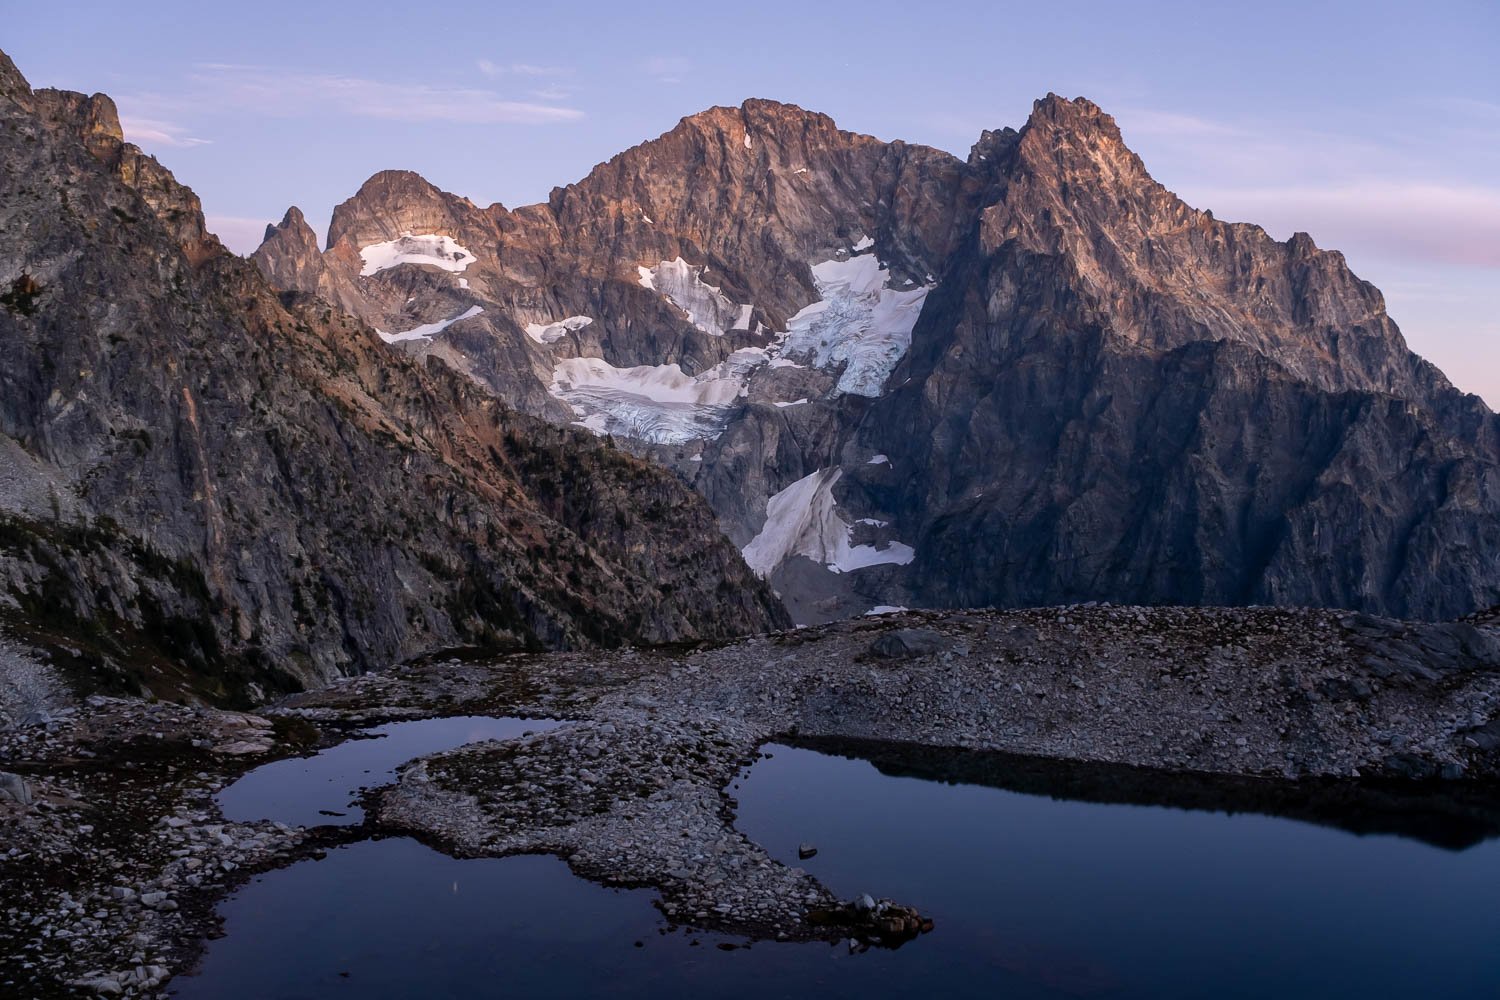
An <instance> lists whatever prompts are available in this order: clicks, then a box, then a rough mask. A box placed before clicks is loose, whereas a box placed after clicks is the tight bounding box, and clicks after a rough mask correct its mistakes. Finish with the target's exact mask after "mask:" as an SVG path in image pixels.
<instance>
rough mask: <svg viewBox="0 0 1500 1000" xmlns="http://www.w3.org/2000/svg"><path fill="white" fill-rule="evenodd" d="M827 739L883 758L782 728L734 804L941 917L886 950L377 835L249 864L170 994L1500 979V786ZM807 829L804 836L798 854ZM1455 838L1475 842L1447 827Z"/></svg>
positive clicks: (1200, 987)
mask: <svg viewBox="0 0 1500 1000" xmlns="http://www.w3.org/2000/svg"><path fill="white" fill-rule="evenodd" d="M825 748H826V749H834V747H833V746H831V745H825ZM837 749H838V750H839V752H842V753H851V752H854V753H858V754H860V755H863V756H865V757H868V758H871V759H873V760H874V761H876V762H877V763H876V764H872V763H870V762H869V760H865V759H854V758H847V757H841V756H833V755H830V754H825V753H819V752H815V751H814V750H812V749H808V748H806V747H795V748H794V747H784V746H772V747H768V748H767V750H768V752H769V754H770V756H769V758H768V759H764V760H760V761H758V762H757V763H756V764H755V765H754V766H753V767H752V768H751V769H750V771H749V773H748V774H747V775H746V776H745V777H743V778H742V779H741V780H740V781H738V782H737V783H736V785H737V787H735V788H733V789H732V790H731V794H733V795H734V796H735V797H736V798H737V799H738V801H739V826H740V828H741V829H742V830H744V831H745V832H746V833H747V834H748V835H750V836H751V837H753V838H755V839H756V840H758V841H759V842H760V843H762V844H763V845H765V846H766V847H767V849H768V850H769V851H771V853H772V854H773V855H774V856H775V857H777V858H778V859H780V860H782V861H784V862H786V863H787V864H794V865H801V866H802V867H804V868H806V869H808V870H809V871H811V872H813V873H814V874H815V875H817V876H818V877H819V878H821V879H822V880H824V881H825V882H826V883H827V884H828V885H829V886H830V887H832V888H833V889H834V890H835V891H836V892H838V893H839V894H840V895H843V896H846V897H847V896H853V895H856V894H858V893H861V892H870V893H872V894H874V895H883V896H889V897H892V898H895V899H898V900H900V901H902V902H906V903H911V904H914V905H916V906H918V907H920V908H921V909H922V910H923V911H924V912H926V913H930V914H931V915H933V916H934V917H935V918H936V920H937V929H936V931H935V932H934V933H932V934H930V935H927V936H924V937H922V938H921V939H919V940H918V941H917V942H915V943H913V944H912V945H910V946H908V947H906V948H902V949H900V950H899V951H894V952H890V951H871V952H867V953H864V954H858V955H851V954H849V951H848V949H847V948H845V947H842V946H840V947H833V948H830V947H829V946H827V945H823V944H775V943H770V942H760V943H756V944H754V946H753V947H751V948H749V949H739V950H735V951H721V950H719V949H717V948H715V947H713V945H715V944H717V943H721V939H719V938H716V937H713V936H710V935H702V934H692V933H691V932H683V931H670V930H669V929H668V928H666V927H665V926H664V925H663V924H662V922H661V919H660V916H659V914H658V913H657V912H656V911H655V910H654V909H653V908H652V907H651V905H650V903H651V899H652V896H651V894H650V893H647V892H643V891H632V892H620V891H615V890H608V889H604V888H600V887H598V886H594V885H591V884H588V883H585V882H582V881H580V880H578V879H576V878H574V877H573V876H572V875H571V874H570V873H569V872H568V870H567V868H566V865H564V864H563V863H562V862H561V861H559V860H557V859H555V858H545V857H521V858H508V859H483V860H466V861H458V860H455V859H452V858H448V857H445V856H443V855H441V854H439V853H437V852H435V851H432V850H430V849H428V848H426V847H423V846H421V845H419V844H417V843H415V842H413V841H410V840H405V839H389V840H379V841H367V842H364V843H360V844H355V845H352V846H350V847H346V848H340V849H337V850H334V851H331V852H330V853H329V855H328V857H327V858H326V859H325V860H322V861H316V862H304V863H301V864H298V865H295V866H293V867H291V868H288V869H285V870H282V871H278V872H272V873H270V874H267V875H265V876H263V877H262V878H261V879H260V880H259V881H257V882H256V883H254V884H252V885H250V886H248V887H247V888H246V889H244V890H243V891H242V892H240V893H239V894H238V895H237V896H236V897H235V898H233V899H231V900H230V901H228V902H227V903H225V904H224V905H223V907H222V908H221V909H222V912H223V913H224V916H225V921H226V923H225V929H226V932H227V936H226V937H225V938H223V939H221V940H219V941H216V942H213V943H212V944H211V946H210V947H209V950H208V953H207V956H206V958H205V961H204V965H203V970H202V974H201V975H200V976H197V977H192V978H183V979H179V980H178V981H177V984H176V987H177V990H178V991H179V995H180V996H183V997H205V998H206V997H214V998H228V1000H234V998H250V997H255V998H288V1000H290V998H301V997H325V996H329V997H336V996H349V997H361V998H363V997H374V998H382V997H391V998H394V997H409V996H422V997H424V998H425V1000H437V998H443V997H475V996H491V995H499V994H502V993H503V994H506V995H523V996H530V995H549V996H591V995H609V996H612V997H640V998H647V997H650V998H661V997H673V996H684V995H689V994H703V995H713V996H716V997H747V998H748V997H802V996H809V995H815V996H820V997H850V998H855V997H858V998H862V1000H865V998H870V997H883V996H899V995H919V996H944V997H993V996H997V995H1003V996H1007V997H1059V996H1064V997H1066V996H1099V997H1129V998H1137V997H1139V998H1145V997H1199V996H1215V997H1265V996H1278V997H1300V996H1308V997H1313V996H1317V997H1325V996H1347V995H1364V996H1416V995H1424V996H1444V997H1481V996H1483V997H1490V996H1493V995H1494V984H1495V983H1496V982H1500V951H1497V949H1495V948H1494V947H1493V944H1494V942H1495V941H1496V940H1500V918H1497V916H1496V915H1495V907H1494V906H1493V905H1492V898H1491V897H1492V896H1493V887H1494V886H1495V885H1497V884H1500V841H1494V840H1490V841H1484V840H1483V838H1485V837H1489V836H1492V835H1493V832H1494V819H1493V817H1494V816H1495V815H1496V814H1497V811H1496V809H1495V806H1494V802H1495V799H1494V797H1493V796H1491V797H1490V798H1488V799H1486V797H1485V796H1484V795H1483V794H1480V793H1475V792H1470V793H1466V794H1465V795H1464V796H1462V797H1458V798H1455V797H1453V796H1451V795H1450V796H1436V797H1433V796H1425V795H1420V794H1415V793H1413V792H1410V791H1401V790H1399V789H1394V788H1392V789H1380V788H1371V787H1361V788H1358V789H1356V788H1355V787H1353V786H1350V785H1347V784H1343V785H1327V786H1310V785H1308V786H1301V785H1299V786H1295V787H1287V786H1285V785H1284V784H1282V783H1269V782H1267V783H1261V782H1229V783H1224V782H1217V781H1214V782H1208V781H1203V780H1198V779H1195V780H1191V781H1189V780H1185V779H1180V778H1174V777H1171V776H1164V775H1158V774H1152V773H1149V772H1143V771H1138V770H1134V769H1122V768H1096V767H1082V766H1069V767H1058V766H1056V765H1044V764H1039V763H1038V762H1035V761H1028V760H1021V759H1016V758H1011V757H998V756H994V755H975V754H967V753H961V754H934V753H930V752H915V753H913V752H912V751H911V748H903V747H891V746H888V745H873V744H863V745H857V746H856V745H851V744H847V743H841V744H839V745H838V746H837ZM953 782H957V783H953ZM1123 803H1149V805H1126V804H1123ZM1163 805H1170V806H1182V807H1188V808H1161V807H1160V806H1163ZM1285 817H1294V818H1295V819H1288V818H1285ZM1298 820H1307V821H1309V822H1300V821H1298ZM1348 831H1357V832H1359V833H1364V834H1369V833H1375V832H1378V831H1383V832H1398V831H1399V832H1401V833H1403V834H1406V836H1401V837H1398V836H1389V835H1375V836H1355V835H1351V833H1350V832H1348ZM1413 838H1416V839H1413ZM803 842H811V843H813V844H815V845H816V846H817V848H818V853H817V855H816V856H815V857H812V858H810V859H807V860H798V858H797V848H798V845H799V844H800V843H803ZM1435 844H1437V845H1442V846H1441V847H1436V846H1433V845H1435ZM1462 845H1473V846H1470V847H1469V848H1468V849H1467V850H1462V851H1459V850H1453V849H1450V848H1454V847H1458V846H1462ZM637 942H639V945H637ZM695 942H696V944H695Z"/></svg>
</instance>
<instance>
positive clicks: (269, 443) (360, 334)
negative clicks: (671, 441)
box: [0, 57, 785, 698]
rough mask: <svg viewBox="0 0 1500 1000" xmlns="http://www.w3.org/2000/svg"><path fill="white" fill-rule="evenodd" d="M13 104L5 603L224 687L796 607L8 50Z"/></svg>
mask: <svg viewBox="0 0 1500 1000" xmlns="http://www.w3.org/2000/svg"><path fill="white" fill-rule="evenodd" d="M0 58H3V57H0ZM0 117H3V119H4V129H3V132H0V172H3V174H4V176H6V177H7V178H10V179H11V180H10V182H9V183H8V184H7V185H6V188H5V193H4V195H3V196H0V286H3V288H4V289H5V290H6V291H5V294H4V295H0V345H3V350H4V353H5V356H6V364H5V365H4V366H3V367H0V454H4V455H5V456H6V461H7V466H8V468H7V475H6V476H5V477H3V480H0V615H3V616H7V617H8V618H10V619H12V620H18V621H20V622H22V623H24V627H25V628H27V629H33V630H41V631H46V630H52V631H55V632H58V633H62V634H69V635H74V636H80V637H82V638H84V639H85V640H86V641H87V642H88V643H90V645H91V649H93V650H94V651H95V652H97V653H98V654H99V656H100V658H101V660H102V662H103V663H105V664H106V665H107V667H109V668H110V670H111V672H112V674H113V675H114V676H113V677H112V679H110V680H108V683H114V684H125V685H126V686H137V685H144V686H152V687H155V689H157V690H160V691H162V692H163V693H167V692H168V691H178V692H180V691H182V690H191V691H196V692H198V693H200V694H204V695H208V696H214V697H221V698H232V697H235V696H239V695H241V694H243V693H244V692H246V691H253V690H255V689H257V688H258V689H261V690H264V689H265V688H267V687H274V686H293V685H296V684H299V683H308V682H312V681H317V680H322V679H326V678H328V677H331V676H334V675H336V674H339V673H346V672H353V671H358V670H363V669H368V668H371V667H378V666H383V665H385V664H387V663H390V662H392V661H394V660H398V659H402V658H406V657H410V656H415V655H419V654H422V653H425V652H430V651H434V650H437V649H441V648H445V647H455V646H462V645H479V644H486V645H487V644H500V645H512V646H515V647H530V648H544V647H551V648H557V647H573V646H588V645H614V644H618V643H621V642H648V641H668V640H682V639H696V638H706V637H723V636H729V635H734V634H739V633H743V632H748V631H756V630H764V629H766V628H770V627H773V626H775V625H778V624H780V623H782V622H783V621H784V620H785V619H784V617H783V613H782V611H781V609H780V608H779V607H778V606H777V604H776V602H775V600H774V598H773V597H772V596H771V595H770V594H769V592H768V591H767V590H766V589H765V587H764V586H763V585H761V584H760V583H759V582H758V581H757V580H756V579H755V578H754V577H753V576H752V575H751V574H750V572H749V570H748V569H747V568H746V567H745V565H744V563H743V561H742V560H741V558H740V556H739V555H738V553H736V552H735V551H734V549H733V547H732V546H731V545H730V544H729V543H727V542H726V541H724V540H723V538H722V537H721V536H720V535H719V533H718V532H717V530H716V527H715V524H714V520H713V517H712V514H711V512H710V511H709V510H708V508H707V507H706V505H705V504H704V503H703V502H702V501H701V500H700V499H699V498H697V497H695V496H694V495H693V494H692V493H691V491H689V490H687V489H686V488H684V487H682V486H681V485H680V484H679V482H678V481H677V480H676V479H675V478H674V477H673V476H672V475H671V474H670V473H668V472H667V471H665V470H663V469H660V468H659V467H655V466H653V465H651V464H649V463H646V462H643V461H641V460H639V459H637V458H634V457H632V456H630V455H628V454H626V453H624V452H623V451H620V450H616V449H614V448H612V447H611V446H610V445H609V444H608V443H607V442H604V441H600V440H598V439H595V438H592V437H590V436H589V435H586V434H582V433H579V432H576V431H571V430H564V429H559V428H555V427H553V426H550V425H548V424H546V423H544V422H541V421H538V420H536V419H534V418H531V417H527V416H524V415H521V414H518V413H516V412H514V411H512V410H511V409H510V408H508V407H507V406H505V405H504V404H503V403H502V402H500V401H499V400H497V399H496V398H495V397H494V396H493V395H491V394H487V393H484V392H481V391H479V390H478V388H477V387H475V386H474V385H473V384H472V383H471V382H470V381H468V380H467V379H464V378H462V377H461V376H459V375H457V374H455V373H454V372H452V371H451V370H450V369H449V368H447V367H446V366H443V365H437V364H424V363H422V362H421V361H420V360H418V359H411V358H407V357H404V356H403V355H401V354H399V353H396V352H393V351H392V350H391V349H390V348H388V347H387V346H386V344H384V343H383V342H382V341H381V340H380V339H379V338H378V337H377V336H376V334H375V333H374V332H372V331H371V330H370V329H369V328H368V327H367V326H365V325H364V324H363V323H361V322H360V321H358V320H356V319H354V318H352V317H350V316H347V315H345V314H344V313H342V312H340V311H338V310H336V309H333V308H331V307H330V306H329V305H327V304H326V303H324V302H323V301H320V300H318V299H316V298H313V297H310V296H299V295H296V294H291V295H283V296H278V295H277V294H276V293H275V291H273V290H272V289H271V288H270V287H268V285H267V284H266V282H265V280H264V279H263V278H262V277H261V275H260V274H259V273H258V272H257V270H256V269H255V267H254V266H252V265H251V264H249V263H247V262H244V261H241V260H240V259H238V258H236V257H234V256H232V255H230V254H228V253H227V252H225V251H224V250H223V249H222V247H220V246H219V244H218V241H217V240H216V239H214V238H213V237H212V236H210V235H208V234H207V233H206V232H205V231H204V229H203V221H202V215H201V212H200V210H199V207H198V201H197V199H196V197H194V196H193V195H192V193H191V192H190V191H188V190H187V189H186V188H183V187H182V186H181V185H178V184H177V183H176V182H175V181H174V180H173V179H172V176H171V174H170V173H169V172H167V171H166V170H165V168H163V167H161V166H160V165H159V164H158V163H157V162H156V161H155V160H154V159H152V158H150V157H147V156H145V155H144V154H142V153H141V152H140V151H139V150H138V149H136V148H135V147H134V146H131V145H129V144H128V143H124V142H123V141H122V140H121V137H120V132H119V126H118V121H117V119H116V118H115V117H114V112H113V105H112V104H111V103H110V102H109V101H108V99H107V98H104V97H102V96H95V97H93V98H84V97H82V96H81V95H77V94H66V93H59V92H53V91H37V92H32V91H31V89H30V88H29V87H28V86H27V85H26V82H25V80H24V79H23V78H21V76H20V74H19V73H17V72H16V71H15V69H14V67H13V66H12V65H11V64H10V63H9V61H8V60H4V61H3V62H0ZM299 225H300V226H301V227H302V229H303V230H305V223H303V222H302V221H301V219H300V217H299V216H298V215H297V214H295V213H289V215H288V219H287V220H286V223H285V224H284V225H283V226H282V227H280V229H279V230H278V234H279V238H281V239H283V240H284V242H285V243H286V244H288V245H289V246H290V247H292V250H291V251H289V252H288V253H287V254H286V255H285V256H284V259H285V260H286V261H287V262H288V270H284V271H280V272H277V276H278V277H280V278H284V279H288V280H289V281H291V280H295V279H298V278H299V277H300V278H303V279H306V278H309V276H311V277H312V279H313V280H314V281H316V280H317V276H318V275H319V274H320V273H326V272H328V271H330V270H333V269H332V268H329V267H327V266H326V265H325V264H324V262H323V260H322V259H321V258H320V257H318V256H317V255H316V253H315V252H314V253H313V254H311V255H309V254H307V253H306V252H305V251H306V249H307V248H306V247H304V248H302V249H303V252H302V253H301V255H300V256H299V255H298V253H297V252H296V248H295V242H296V240H297V239H298V238H300V237H303V236H305V235H306V233H304V232H301V231H299ZM313 249H314V251H315V247H314V248H313ZM299 262H300V263H299ZM299 268H300V270H299ZM96 679H97V678H96Z"/></svg>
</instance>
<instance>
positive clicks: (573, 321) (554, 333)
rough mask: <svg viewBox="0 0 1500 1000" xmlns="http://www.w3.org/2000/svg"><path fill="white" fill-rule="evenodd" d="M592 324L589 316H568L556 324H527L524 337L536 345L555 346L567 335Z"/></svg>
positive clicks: (591, 318)
mask: <svg viewBox="0 0 1500 1000" xmlns="http://www.w3.org/2000/svg"><path fill="white" fill-rule="evenodd" d="M593 322H594V320H593V317H591V316H569V317H568V318H567V319H560V320H558V321H557V322H556V323H527V324H526V336H528V337H530V338H531V339H532V340H534V341H536V342H537V343H538V344H544V345H546V344H555V343H557V342H558V341H559V340H561V339H563V338H564V337H566V336H567V335H568V334H570V333H574V332H576V331H578V330H582V329H583V328H584V327H586V326H588V325H589V324H591V323H593Z"/></svg>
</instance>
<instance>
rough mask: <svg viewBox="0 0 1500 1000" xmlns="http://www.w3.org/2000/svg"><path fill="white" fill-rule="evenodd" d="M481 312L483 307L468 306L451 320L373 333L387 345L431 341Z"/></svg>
mask: <svg viewBox="0 0 1500 1000" xmlns="http://www.w3.org/2000/svg"><path fill="white" fill-rule="evenodd" d="M482 312H484V307H482V306H470V307H469V308H468V309H466V310H464V311H463V312H461V313H459V314H458V315H457V316H454V317H453V318H452V319H444V320H439V321H438V322H436V323H427V324H425V325H423V326H418V327H414V328H412V329H410V330H402V331H401V332H400V333H386V332H385V331H384V330H376V331H375V332H376V333H378V334H380V339H381V340H383V341H385V342H386V343H387V344H396V343H400V342H401V341H403V340H431V339H432V338H433V337H435V336H437V335H438V334H440V333H442V332H443V331H444V330H446V329H448V327H450V326H452V325H453V324H454V323H457V322H458V321H459V320H461V319H470V318H472V317H474V316H478V315H479V314H480V313H482Z"/></svg>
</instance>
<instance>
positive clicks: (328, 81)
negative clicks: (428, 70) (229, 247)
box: [120, 63, 583, 125]
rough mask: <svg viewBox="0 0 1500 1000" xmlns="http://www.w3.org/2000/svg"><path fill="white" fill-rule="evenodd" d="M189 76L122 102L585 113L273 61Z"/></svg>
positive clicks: (516, 114)
mask: <svg viewBox="0 0 1500 1000" xmlns="http://www.w3.org/2000/svg"><path fill="white" fill-rule="evenodd" d="M189 83H190V86H189V87H188V88H187V90H186V94H185V95H183V96H179V95H175V94H174V95H163V94H140V95H133V96H132V95H126V96H123V97H121V98H120V103H121V106H122V107H126V108H130V109H132V110H133V112H134V113H136V114H140V115H142V116H143V117H150V118H151V119H153V120H154V119H166V118H168V117H170V116H174V115H180V114H182V113H186V112H197V113H212V114H222V113H223V112H224V111H226V110H230V111H236V112H244V113H248V114H258V115H265V116H268V117H276V118H298V117H303V116H307V115H325V114H336V115H337V114H342V115H350V116H354V117H361V118H379V119H385V120H388V121H405V122H451V123H456V124H462V125H494V124H519V125H547V124H557V123H562V122H571V121H577V120H578V119H580V118H582V117H583V112H582V111H580V110H578V109H577V108H570V107H563V106H559V105H556V104H543V103H539V102H536V101H518V100H512V99H509V98H507V97H505V96H504V95H502V94H500V93H498V92H496V91H493V90H487V89H476V88H470V87H449V86H441V85H437V84H433V83H427V82H422V81H413V82H406V81H402V80H396V79H381V80H375V79H370V78H367V77H358V76H346V75H342V74H336V73H306V72H298V71H295V70H284V69H277V68H273V67H267V66H242V65H234V64H226V63H203V64H200V65H198V66H196V67H195V68H194V70H193V72H192V73H191V74H190V76H189Z"/></svg>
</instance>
